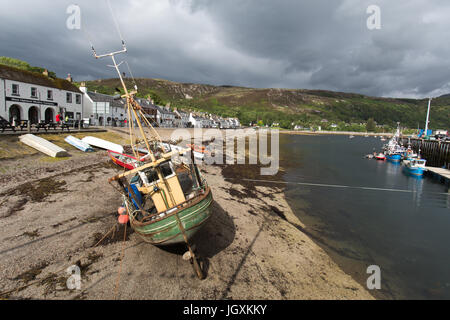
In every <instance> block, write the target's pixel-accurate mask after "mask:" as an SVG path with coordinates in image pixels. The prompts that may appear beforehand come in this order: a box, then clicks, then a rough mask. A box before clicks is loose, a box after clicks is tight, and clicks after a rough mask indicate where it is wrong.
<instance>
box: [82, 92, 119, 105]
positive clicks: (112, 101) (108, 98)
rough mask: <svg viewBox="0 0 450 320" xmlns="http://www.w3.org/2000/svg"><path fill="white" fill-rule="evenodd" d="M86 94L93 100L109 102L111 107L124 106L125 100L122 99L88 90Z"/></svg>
mask: <svg viewBox="0 0 450 320" xmlns="http://www.w3.org/2000/svg"><path fill="white" fill-rule="evenodd" d="M87 94H88V96H89V98H91V99H92V101H94V102H109V104H110V106H111V107H113V108H125V101H124V100H123V99H119V100H115V99H114V97H113V96H109V95H107V94H102V93H97V92H90V91H88V92H87Z"/></svg>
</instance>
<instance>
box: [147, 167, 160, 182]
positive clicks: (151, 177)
mask: <svg viewBox="0 0 450 320" xmlns="http://www.w3.org/2000/svg"><path fill="white" fill-rule="evenodd" d="M145 176H146V177H147V180H148V183H149V184H152V183H155V182H156V181H158V174H157V173H156V171H155V170H154V169H150V170H147V171H146V172H145Z"/></svg>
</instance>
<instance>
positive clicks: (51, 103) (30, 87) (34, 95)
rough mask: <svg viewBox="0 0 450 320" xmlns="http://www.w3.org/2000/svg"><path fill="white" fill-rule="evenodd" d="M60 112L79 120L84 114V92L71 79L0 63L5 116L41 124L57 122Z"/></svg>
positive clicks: (1, 108) (1, 103)
mask: <svg viewBox="0 0 450 320" xmlns="http://www.w3.org/2000/svg"><path fill="white" fill-rule="evenodd" d="M68 79H70V80H71V78H70V76H69V78H68ZM57 113H61V114H62V115H63V117H64V118H65V117H66V116H68V117H69V118H70V119H75V120H81V118H82V116H83V95H82V93H81V91H80V90H79V89H78V88H77V87H76V86H75V85H74V84H73V83H72V82H71V81H68V80H62V79H53V78H50V77H48V73H44V74H40V73H34V72H29V71H24V70H20V69H16V68H12V67H9V66H4V65H0V116H1V117H2V118H4V119H6V120H8V121H10V122H12V121H13V119H14V118H16V119H17V121H23V120H27V121H30V123H31V124H37V123H39V122H41V121H45V122H54V121H55V117H56V114H57Z"/></svg>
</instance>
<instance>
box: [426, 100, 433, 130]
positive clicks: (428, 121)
mask: <svg viewBox="0 0 450 320" xmlns="http://www.w3.org/2000/svg"><path fill="white" fill-rule="evenodd" d="M431 100H432V98H430V99H429V100H428V111H427V122H426V123H425V136H428V124H429V123H430V109H431Z"/></svg>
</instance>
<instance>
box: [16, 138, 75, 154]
mask: <svg viewBox="0 0 450 320" xmlns="http://www.w3.org/2000/svg"><path fill="white" fill-rule="evenodd" d="M19 139H20V142H22V143H23V144H26V145H27V146H29V147H32V148H34V149H36V150H38V151H40V152H42V153H45V154H46V155H48V156H50V157H53V158H59V157H65V156H68V153H67V151H66V150H64V149H63V148H60V147H58V146H57V145H56V144H53V143H51V142H50V141H47V140H45V139H43V138H40V137H37V136H35V135H33V134H26V135H23V136H20V137H19Z"/></svg>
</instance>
